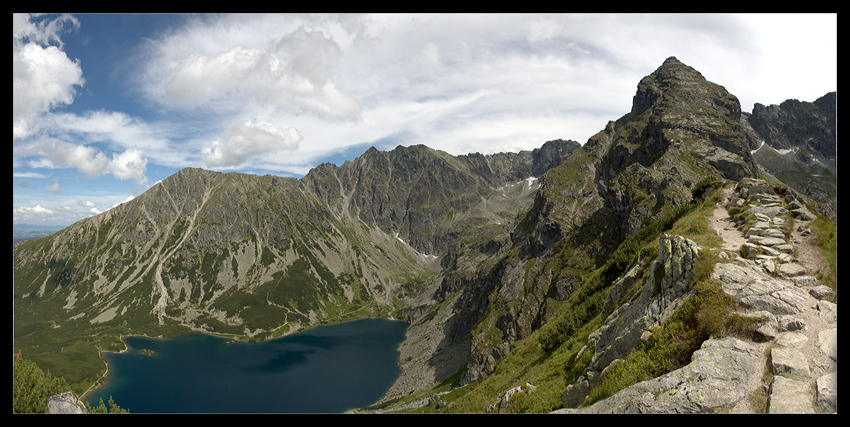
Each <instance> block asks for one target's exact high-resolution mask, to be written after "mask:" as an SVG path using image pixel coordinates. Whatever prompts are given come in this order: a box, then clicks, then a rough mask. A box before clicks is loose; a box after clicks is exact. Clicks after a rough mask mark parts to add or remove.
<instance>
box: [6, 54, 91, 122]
mask: <svg viewBox="0 0 850 427" xmlns="http://www.w3.org/2000/svg"><path fill="white" fill-rule="evenodd" d="M16 42H17V40H16ZM82 74H83V72H82V69H81V68H80V64H79V63H78V62H76V61H72V60H70V59H69V58H68V56H67V55H65V52H62V51H61V50H60V49H59V48H57V47H56V46H47V47H43V46H40V45H37V44H35V43H26V44H23V45H19V44H18V43H14V44H13V48H12V133H13V137H15V138H22V137H26V136H28V135H30V134H31V133H32V132H33V129H32V127H33V126H34V122H36V119H37V118H38V116H39V115H40V114H43V113H45V112H47V111H49V110H50V109H51V108H53V107H55V106H58V105H62V104H70V103H72V102H73V100H74V95H75V94H76V90H75V89H74V87H75V86H82V85H83V84H84V82H85V80H84V79H83V78H82Z"/></svg>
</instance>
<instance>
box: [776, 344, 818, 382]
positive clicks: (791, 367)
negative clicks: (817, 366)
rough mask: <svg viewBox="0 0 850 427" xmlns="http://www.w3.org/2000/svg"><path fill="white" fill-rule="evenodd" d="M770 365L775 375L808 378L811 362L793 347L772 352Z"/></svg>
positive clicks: (779, 348)
mask: <svg viewBox="0 0 850 427" xmlns="http://www.w3.org/2000/svg"><path fill="white" fill-rule="evenodd" d="M770 363H771V365H772V366H773V373H774V374H775V375H793V376H795V377H800V378H807V377H808V376H809V373H810V372H811V370H810V369H809V362H808V361H807V360H806V357H805V356H803V353H801V352H800V350H797V349H796V348H793V347H774V348H772V349H771V350H770Z"/></svg>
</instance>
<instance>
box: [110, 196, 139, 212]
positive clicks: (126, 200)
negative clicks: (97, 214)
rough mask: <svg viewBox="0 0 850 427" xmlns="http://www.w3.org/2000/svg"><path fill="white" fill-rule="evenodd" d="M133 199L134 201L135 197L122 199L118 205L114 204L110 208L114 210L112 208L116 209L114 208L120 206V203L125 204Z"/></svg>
mask: <svg viewBox="0 0 850 427" xmlns="http://www.w3.org/2000/svg"><path fill="white" fill-rule="evenodd" d="M133 199H135V197H134V196H127V198H126V199H124V200H123V201H120V202H118V203H116V204H114V205H112V207H113V208H114V207H116V206H118V205H120V204H122V203H127V202H129V201H130V200H133ZM110 209H111V208H110Z"/></svg>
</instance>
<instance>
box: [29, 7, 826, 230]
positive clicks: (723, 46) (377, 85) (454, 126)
mask: <svg viewBox="0 0 850 427" xmlns="http://www.w3.org/2000/svg"><path fill="white" fill-rule="evenodd" d="M837 21H838V18H837V14H800V15H795V14H764V15H762V14H743V15H728V14H710V15H703V14H686V15H675V14H646V15H644V14H640V15H638V14H625V15H615V14H591V15H585V14H581V15H574V14H563V15H557V14H541V15H536V14H458V15H455V14H437V15H424V14H373V15H370V14H366V15H359V14H341V15H333V14H322V15H301V14H259V15H254V14H235V15H203V14H200V15H196V14H192V15H181V14H79V15H76V14H72V15H56V14H54V15H37V16H31V15H28V14H15V15H13V119H12V121H13V150H12V159H13V160H12V166H13V181H14V187H13V222H14V223H30V224H53V225H55V224H58V225H67V224H71V223H73V222H76V221H78V220H80V219H83V218H86V217H89V216H92V215H96V214H98V213H101V212H105V211H106V210H108V209H110V208H112V207H114V206H116V205H117V204H120V203H122V202H125V201H127V200H130V199H132V198H133V197H136V196H138V195H139V194H141V193H143V192H144V191H146V190H147V189H149V188H150V187H151V186H153V185H155V184H156V183H157V182H158V181H161V180H163V179H165V178H166V177H168V176H169V175H171V174H173V173H175V172H177V171H178V170H180V169H182V168H184V167H189V166H191V167H201V168H205V169H211V170H218V171H223V172H228V171H238V172H244V173H255V174H260V175H263V174H274V175H280V176H292V177H301V176H303V175H304V174H305V173H306V172H307V171H309V170H310V169H311V168H312V167H315V166H317V165H318V164H320V163H322V162H331V163H335V164H342V163H343V162H344V161H345V160H349V159H353V158H355V157H357V156H359V155H360V154H362V153H363V152H364V151H365V150H366V149H368V148H369V147H370V146H375V147H377V148H379V149H382V150H390V149H392V148H394V147H396V146H398V145H413V144H425V145H428V146H430V147H433V148H436V149H440V150H444V151H446V152H449V153H451V154H455V155H457V154H465V153H471V152H480V153H484V154H489V153H494V152H502V151H519V150H530V149H534V148H536V147H539V146H540V145H542V144H543V143H544V142H546V141H548V140H551V139H557V138H563V139H573V140H576V141H578V142H580V143H584V142H585V141H586V140H587V138H589V137H590V136H592V135H593V134H594V133H596V132H598V131H599V130H601V129H603V128H604V126H605V124H606V123H607V122H608V120H615V119H617V118H619V117H620V116H622V115H623V114H625V113H627V112H628V111H629V109H630V107H631V100H632V96H633V95H634V93H635V90H636V87H637V84H638V82H639V81H640V79H641V78H642V77H644V76H646V75H647V74H649V73H651V72H652V71H654V70H655V69H656V68H657V67H658V66H659V65H661V63H662V62H663V61H664V59H666V58H667V57H669V56H676V57H677V58H678V59H679V60H681V61H682V62H684V63H685V64H687V65H690V66H692V67H694V68H695V69H697V70H698V71H700V72H701V73H702V74H703V76H705V77H706V78H707V79H708V80H710V81H713V82H715V83H718V84H720V85H723V86H724V87H725V88H726V89H727V90H729V91H730V92H731V93H732V94H734V95H736V96H737V97H738V99H739V100H740V101H741V106H742V109H743V110H744V111H751V110H752V107H753V104H754V103H761V104H766V105H769V104H779V103H780V102H782V101H784V100H786V99H791V98H793V99H799V100H801V101H814V100H815V99H817V98H818V97H820V96H822V95H824V94H826V93H827V92H830V91H835V90H837V57H838V49H837V37H838V33H837V24H838V23H837Z"/></svg>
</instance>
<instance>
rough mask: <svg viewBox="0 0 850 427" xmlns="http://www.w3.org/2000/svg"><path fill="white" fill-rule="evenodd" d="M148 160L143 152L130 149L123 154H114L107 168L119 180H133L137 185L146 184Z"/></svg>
mask: <svg viewBox="0 0 850 427" xmlns="http://www.w3.org/2000/svg"><path fill="white" fill-rule="evenodd" d="M147 164H148V160H147V159H146V158H145V157H144V153H142V151H141V150H137V149H135V148H128V149H127V150H125V151H124V152H123V153H120V154H113V155H112V162H111V163H110V164H109V166H108V167H107V170H108V171H109V173H111V174H112V176H114V177H116V178H118V179H132V180H133V182H135V183H137V184H142V183H144V182H145V171H146V170H147Z"/></svg>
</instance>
